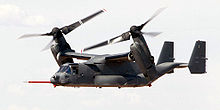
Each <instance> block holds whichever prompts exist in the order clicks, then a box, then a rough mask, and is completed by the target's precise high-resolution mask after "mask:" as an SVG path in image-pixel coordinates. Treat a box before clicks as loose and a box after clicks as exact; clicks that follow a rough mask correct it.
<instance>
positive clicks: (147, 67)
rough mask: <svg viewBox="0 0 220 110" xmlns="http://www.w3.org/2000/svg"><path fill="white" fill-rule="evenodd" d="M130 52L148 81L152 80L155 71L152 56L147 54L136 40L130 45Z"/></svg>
mask: <svg viewBox="0 0 220 110" xmlns="http://www.w3.org/2000/svg"><path fill="white" fill-rule="evenodd" d="M130 49H131V54H132V55H133V57H134V59H135V62H136V63H137V65H138V66H139V68H140V70H141V72H142V73H143V74H144V76H145V77H146V79H147V80H148V81H150V80H153V79H154V78H155V75H156V74H157V71H156V69H155V65H154V61H153V60H154V58H153V56H147V54H145V52H144V50H143V49H142V48H141V46H140V44H139V43H138V42H134V43H133V44H132V45H131V46H130Z"/></svg>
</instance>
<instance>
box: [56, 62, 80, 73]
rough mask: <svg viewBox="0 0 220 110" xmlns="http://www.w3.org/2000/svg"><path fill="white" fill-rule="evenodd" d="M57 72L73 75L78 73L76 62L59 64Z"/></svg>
mask: <svg viewBox="0 0 220 110" xmlns="http://www.w3.org/2000/svg"><path fill="white" fill-rule="evenodd" d="M57 72H60V73H67V74H69V75H75V74H77V73H78V64H68V65H62V66H60V69H59V70H58V71H57Z"/></svg>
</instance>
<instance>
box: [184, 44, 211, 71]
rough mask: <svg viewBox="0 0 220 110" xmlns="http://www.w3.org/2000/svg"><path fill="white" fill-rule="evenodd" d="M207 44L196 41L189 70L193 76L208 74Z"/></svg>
mask: <svg viewBox="0 0 220 110" xmlns="http://www.w3.org/2000/svg"><path fill="white" fill-rule="evenodd" d="M206 60H207V58H206V42H205V41H196V44H195V46H194V49H193V52H192V55H191V58H190V61H189V65H188V67H189V70H190V72H191V73H192V74H201V73H206Z"/></svg>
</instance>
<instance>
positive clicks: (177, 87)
mask: <svg viewBox="0 0 220 110" xmlns="http://www.w3.org/2000/svg"><path fill="white" fill-rule="evenodd" d="M219 5H220V1H219V0H62V1H61V0H59V1H58V0H0V29H1V30H0V32H1V40H0V50H1V55H0V56H1V57H0V61H1V63H0V66H1V80H0V110H52V109H53V110H60V109H62V110H73V109H77V110H91V109H96V110H113V109H128V110H133V109H139V110H143V109H151V110H161V109H163V110H177V109H178V110H207V109H210V110H219V109H220V80H219V78H220V73H219V66H220V64H219V61H220V48H218V47H216V46H218V44H219V41H220V37H219V36H220V32H219V30H220V22H219V19H220V7H219ZM161 7H167V8H166V10H164V11H163V12H162V13H161V14H160V15H159V16H157V17H156V18H155V19H154V20H153V21H151V22H150V23H149V24H148V25H147V26H146V27H144V29H143V31H144V32H151V31H153V32H155V31H156V32H163V33H162V34H161V35H159V36H158V37H155V38H149V37H147V36H146V37H145V39H146V42H147V43H148V46H149V48H150V50H151V53H152V55H153V56H154V57H155V59H156V61H155V62H157V59H158V56H159V53H160V50H161V47H162V45H163V42H164V41H174V42H175V44H174V45H175V54H174V56H175V59H176V60H175V61H177V62H186V63H187V62H188V61H189V58H190V56H191V52H192V49H193V46H194V44H195V42H196V41H197V40H204V41H206V42H207V58H208V61H207V64H206V65H207V74H203V75H192V74H190V72H189V70H188V69H187V68H185V69H175V70H174V71H175V73H173V74H167V75H164V76H163V77H161V78H159V79H158V80H157V81H155V82H154V83H153V84H152V87H141V88H121V89H118V88H102V89H99V88H86V87H84V88H70V87H56V88H54V87H53V86H52V85H51V84H26V83H23V81H25V80H49V79H50V77H51V76H52V75H53V74H54V73H55V72H56V71H57V70H58V69H59V67H58V65H57V64H56V62H55V60H54V58H53V57H52V54H51V52H50V51H49V50H47V51H43V52H41V51H40V50H41V49H43V48H44V46H46V44H47V43H48V42H49V41H50V40H51V38H50V37H39V38H33V39H22V40H17V38H18V37H19V36H21V35H23V34H32V33H46V32H50V31H51V29H52V28H53V27H55V26H56V27H63V26H65V25H69V24H71V23H73V22H75V21H78V20H80V19H82V18H84V17H86V16H88V15H90V14H92V13H94V12H96V11H98V10H100V9H103V8H104V9H106V10H107V12H105V13H103V14H102V15H100V16H98V17H96V18H94V19H92V20H91V21H89V22H87V23H85V24H84V25H82V26H80V27H79V28H77V29H76V30H74V31H72V32H71V33H69V34H68V35H67V36H66V39H67V41H68V42H69V44H70V45H71V47H72V48H73V49H75V50H76V51H78V52H80V50H81V49H82V48H84V47H87V46H90V45H93V44H95V43H98V42H100V41H104V40H106V39H109V38H112V37H115V36H118V35H120V34H122V33H124V32H126V31H128V30H129V28H130V26H132V25H140V24H142V23H144V22H145V21H146V20H147V19H148V18H149V17H150V16H151V15H152V14H153V13H154V12H155V11H156V10H157V9H159V8H161ZM131 43H132V41H127V42H123V43H120V44H116V45H110V46H106V47H102V48H98V49H94V50H91V51H88V53H95V54H113V53H121V52H127V51H129V46H130V44H131ZM77 62H80V61H77Z"/></svg>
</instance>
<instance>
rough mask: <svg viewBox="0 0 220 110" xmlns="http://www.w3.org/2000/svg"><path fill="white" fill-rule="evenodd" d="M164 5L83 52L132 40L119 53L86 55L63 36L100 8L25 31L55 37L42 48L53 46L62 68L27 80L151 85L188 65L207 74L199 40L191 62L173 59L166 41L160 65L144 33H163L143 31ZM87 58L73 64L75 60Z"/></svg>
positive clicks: (85, 84)
mask: <svg viewBox="0 0 220 110" xmlns="http://www.w3.org/2000/svg"><path fill="white" fill-rule="evenodd" d="M163 9H164V8H161V9H159V10H157V11H156V13H155V14H154V15H153V16H152V17H151V18H150V19H149V20H147V21H146V22H145V23H143V24H141V25H140V26H132V27H131V28H130V30H129V31H127V32H125V33H123V34H121V35H119V36H117V37H114V38H112V39H110V40H107V41H104V42H101V43H99V44H96V45H93V46H90V47H87V48H84V51H87V50H91V49H94V48H97V47H101V46H105V45H108V44H114V43H119V42H123V41H126V40H129V39H133V43H132V44H131V45H130V51H129V52H127V53H120V54H105V55H96V54H86V53H80V52H79V53H78V52H75V50H73V49H71V47H70V45H69V44H68V43H67V42H66V40H65V38H64V35H66V34H68V33H69V32H71V31H72V30H74V29H76V28H77V27H79V26H80V25H81V24H83V23H85V22H87V21H89V20H90V19H92V18H94V17H95V16H97V15H99V14H101V13H103V12H104V10H100V11H98V12H96V13H94V14H92V15H90V16H88V17H86V18H84V19H82V20H79V21H77V22H75V23H73V24H71V25H69V26H64V27H62V28H57V27H55V28H53V29H52V31H51V32H49V33H46V34H26V35H23V36H21V37H20V38H27V37H33V36H52V37H53V39H52V41H51V42H50V43H49V44H48V45H47V46H46V47H45V48H44V49H43V50H46V49H48V48H50V49H51V51H52V54H53V56H54V58H55V60H56V62H57V64H58V65H59V67H60V68H59V70H58V71H57V72H56V73H55V74H54V75H53V76H52V77H51V78H50V81H27V83H52V84H53V85H54V87H56V86H67V87H99V88H101V87H118V88H121V87H143V86H149V87H150V86H151V84H152V83H153V82H154V81H155V80H157V79H158V78H160V77H161V76H163V75H164V74H168V73H173V72H174V69H175V68H186V67H188V68H189V70H190V72H191V73H192V74H202V73H206V68H205V66H206V60H207V58H206V42H205V41H196V43H195V47H194V50H193V52H192V55H191V58H190V60H189V63H177V62H174V43H173V42H171V41H165V42H164V45H163V48H162V50H161V53H160V56H159V59H158V62H157V64H155V62H154V57H153V56H152V55H151V52H150V50H149V48H148V45H147V43H146V41H145V39H144V37H143V34H147V35H149V36H157V35H158V34H160V32H148V33H146V32H141V30H142V29H143V27H144V26H145V25H146V24H148V23H149V22H150V21H151V20H152V19H153V18H154V17H156V16H157V15H158V14H159V13H160V12H161V11H162V10H163ZM74 58H75V59H80V60H87V61H86V62H84V63H74V61H73V59H74Z"/></svg>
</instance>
